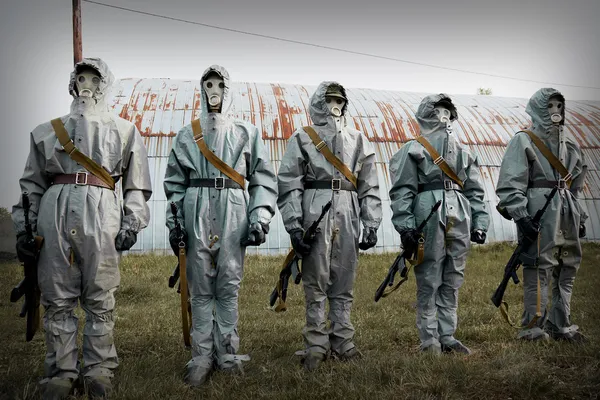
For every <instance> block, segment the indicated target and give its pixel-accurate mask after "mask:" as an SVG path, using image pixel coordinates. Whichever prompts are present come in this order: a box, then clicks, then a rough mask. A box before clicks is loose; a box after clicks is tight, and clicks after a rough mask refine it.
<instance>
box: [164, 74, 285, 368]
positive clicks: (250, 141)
mask: <svg viewBox="0 0 600 400" xmlns="http://www.w3.org/2000/svg"><path fill="white" fill-rule="evenodd" d="M211 71H216V72H217V73H218V74H219V75H221V77H222V78H223V80H224V84H225V88H224V93H223V99H222V108H221V113H211V112H209V111H208V110H209V108H208V102H207V98H206V94H205V93H206V92H205V90H204V88H203V87H202V89H201V95H200V98H201V102H202V103H201V113H200V124H201V127H202V131H203V134H204V140H205V142H206V145H207V146H208V148H209V149H210V150H211V151H212V152H214V153H215V154H216V155H217V156H218V157H219V158H220V159H221V160H223V161H224V162H225V163H226V164H228V165H229V166H230V167H232V168H233V169H235V170H236V171H237V172H238V173H240V174H241V175H242V176H244V177H245V179H246V180H247V181H248V183H247V191H246V190H245V189H237V188H225V189H215V188H209V187H193V186H191V184H190V180H193V179H210V178H217V177H224V178H227V176H225V175H223V174H222V173H221V172H220V171H219V170H218V169H217V168H216V167H215V166H213V165H212V164H211V163H210V162H209V161H208V160H207V159H206V158H205V157H204V156H203V155H202V153H201V152H200V150H199V148H198V145H197V144H196V142H195V141H194V133H193V132H192V127H191V125H187V126H185V127H183V128H182V129H181V130H180V131H179V133H178V134H177V137H176V138H175V139H174V141H173V146H172V149H171V152H170V153H169V160H168V164H167V170H166V174H165V180H164V190H165V194H166V197H167V200H168V202H169V203H170V202H172V201H173V202H175V203H176V204H177V206H178V208H179V212H180V214H181V215H179V217H180V221H183V228H184V229H185V230H186V232H187V234H188V238H189V239H188V249H187V279H188V286H189V293H190V301H191V307H192V328H191V341H192V360H191V364H190V365H188V367H190V368H192V367H194V365H197V366H204V367H207V368H209V367H210V366H212V365H213V360H216V361H217V364H218V366H219V367H220V368H231V367H233V366H234V365H235V364H236V363H239V361H240V359H239V357H238V356H236V353H237V351H238V348H239V336H238V331H237V324H238V291H239V288H240V283H241V280H242V274H243V264H244V254H245V251H246V248H245V247H242V245H241V244H240V243H241V241H242V239H244V238H246V237H247V236H248V225H249V223H254V222H259V223H262V224H264V225H266V226H268V225H269V223H270V221H271V218H272V217H273V215H274V213H275V203H276V200H277V179H276V177H275V173H274V171H273V167H272V166H271V163H270V161H269V153H268V151H267V149H266V148H265V146H264V144H263V141H262V137H261V134H260V132H259V131H258V129H257V128H256V127H255V126H254V125H252V124H250V123H248V122H245V121H241V120H237V119H233V118H230V117H229V116H228V115H227V112H228V110H229V108H230V106H231V100H232V99H231V92H230V90H231V85H230V79H229V74H228V72H227V71H226V70H225V68H223V67H221V66H218V65H213V66H211V67H209V68H208V69H207V70H206V71H205V72H204V74H203V79H202V81H203V80H204V77H206V76H207V75H208V74H209V73H210V72H211ZM201 86H202V85H201ZM167 227H168V228H169V229H173V228H174V221H173V215H172V214H171V209H170V207H168V209H167ZM217 237H218V239H217ZM213 309H214V312H213Z"/></svg>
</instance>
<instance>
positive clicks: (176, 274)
mask: <svg viewBox="0 0 600 400" xmlns="http://www.w3.org/2000/svg"><path fill="white" fill-rule="evenodd" d="M178 212H179V210H178V208H177V205H176V204H175V203H174V202H171V214H173V221H174V222H175V234H176V237H177V239H178V240H179V254H178V255H177V258H178V261H179V263H178V264H177V267H175V270H174V271H173V274H172V276H171V277H169V287H171V288H172V287H174V286H175V283H176V282H177V279H181V282H180V286H179V288H178V290H177V292H178V293H181V296H180V297H181V328H182V330H183V342H184V343H185V345H186V346H187V347H190V346H191V342H190V325H191V324H192V313H191V310H190V308H189V307H188V285H187V273H186V261H187V257H186V254H185V243H184V241H183V230H182V229H181V224H180V223H179V219H178V218H177V214H178ZM181 287H183V290H181Z"/></svg>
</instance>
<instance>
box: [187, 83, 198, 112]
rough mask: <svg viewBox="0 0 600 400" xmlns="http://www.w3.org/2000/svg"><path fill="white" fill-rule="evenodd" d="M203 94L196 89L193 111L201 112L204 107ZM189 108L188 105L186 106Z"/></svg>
mask: <svg viewBox="0 0 600 400" xmlns="http://www.w3.org/2000/svg"><path fill="white" fill-rule="evenodd" d="M201 96H202V92H201V91H200V90H198V89H196V88H194V100H193V104H194V108H193V110H194V111H196V110H200V107H202V98H201ZM186 106H187V104H186Z"/></svg>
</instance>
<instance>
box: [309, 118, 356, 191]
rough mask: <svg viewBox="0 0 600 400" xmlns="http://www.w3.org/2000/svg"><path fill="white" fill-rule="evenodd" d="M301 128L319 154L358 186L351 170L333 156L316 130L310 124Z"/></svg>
mask: <svg viewBox="0 0 600 400" xmlns="http://www.w3.org/2000/svg"><path fill="white" fill-rule="evenodd" d="M302 129H304V131H306V133H308V136H310V139H311V140H312V141H313V143H314V145H315V147H316V148H317V151H319V152H320V153H321V154H323V156H324V157H325V158H326V159H327V161H329V162H330V163H331V165H333V166H334V167H335V169H337V170H338V171H340V172H341V173H342V174H344V176H345V177H346V179H348V180H349V181H350V182H351V183H352V185H354V187H355V188H358V180H357V178H356V176H354V174H353V173H352V171H350V168H348V167H347V166H346V164H344V163H343V162H342V160H340V159H339V158H337V157H336V156H335V154H333V153H332V152H331V150H329V147H327V145H326V144H325V142H324V141H323V140H321V138H320V137H319V135H318V134H317V132H316V131H315V130H314V129H313V127H312V126H304V127H302Z"/></svg>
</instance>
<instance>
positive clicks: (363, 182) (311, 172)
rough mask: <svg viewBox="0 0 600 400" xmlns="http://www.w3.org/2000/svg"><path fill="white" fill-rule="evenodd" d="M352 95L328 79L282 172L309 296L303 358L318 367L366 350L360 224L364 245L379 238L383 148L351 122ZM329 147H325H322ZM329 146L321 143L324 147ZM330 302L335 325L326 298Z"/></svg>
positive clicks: (287, 221)
mask: <svg viewBox="0 0 600 400" xmlns="http://www.w3.org/2000/svg"><path fill="white" fill-rule="evenodd" d="M347 101H348V100H347V96H346V91H345V90H344V88H343V87H342V86H341V85H340V84H339V83H337V82H322V83H321V84H320V85H319V86H318V88H317V90H316V92H315V93H314V94H313V95H312V97H311V99H310V117H311V119H312V122H313V125H311V127H308V128H307V127H305V128H300V129H298V130H296V132H294V134H293V135H292V136H291V138H290V139H289V141H288V143H287V148H286V150H285V154H284V155H283V158H282V160H281V166H280V167H279V172H278V177H277V180H278V187H279V198H278V200H277V204H278V206H279V210H280V212H281V216H282V218H283V223H284V226H285V229H286V231H287V232H288V233H289V234H290V238H291V242H292V246H293V248H294V250H295V251H296V253H297V254H298V255H299V256H300V257H302V273H303V275H302V280H303V282H304V283H303V285H304V293H305V300H306V326H305V327H304V329H303V336H304V344H305V351H304V357H303V359H302V362H303V364H304V367H305V368H306V369H307V370H314V369H316V368H317V367H318V365H319V364H320V362H321V361H323V360H325V358H326V356H327V353H328V352H329V351H330V350H331V353H332V354H333V355H334V356H336V357H339V358H340V359H343V360H345V359H351V358H353V357H356V356H358V355H360V353H359V351H358V349H357V348H356V346H355V344H354V342H353V337H354V327H353V326H352V323H351V322H350V311H351V308H352V300H353V289H352V286H353V284H354V279H355V276H356V268H357V263H358V249H359V236H360V225H359V223H360V221H361V220H362V223H363V226H364V229H363V235H362V242H361V243H360V248H361V249H363V250H366V249H368V248H371V247H373V246H375V244H376V243H377V229H378V228H379V224H380V223H381V212H382V211H381V199H380V198H379V181H378V178H377V169H376V166H375V152H374V149H373V146H372V145H371V143H370V142H369V140H368V139H367V138H366V137H365V136H364V135H362V134H361V132H359V131H357V130H354V129H352V128H350V127H348V126H347V120H346V116H345V114H346V110H347ZM310 129H314V131H315V132H314V134H315V135H318V137H317V138H315V139H316V140H318V141H319V142H321V141H322V143H323V144H325V145H326V146H327V147H328V148H329V149H330V151H331V152H332V153H333V154H334V155H335V156H336V157H337V158H338V159H339V160H341V161H342V162H343V164H345V165H346V166H347V168H348V169H349V170H350V171H349V172H350V173H351V174H352V175H353V176H354V177H355V178H354V179H355V182H356V186H354V184H353V183H352V182H351V181H350V180H349V179H348V178H346V176H345V175H344V174H343V173H342V172H340V170H338V169H337V168H335V167H334V165H332V164H331V163H330V162H329V161H328V160H327V159H326V158H325V156H324V155H323V153H322V152H320V150H319V149H317V147H316V146H315V143H314V141H313V139H311V137H310V136H309V134H308V131H309V130H310ZM319 146H321V144H319ZM322 150H323V149H322V148H321V151H322ZM330 200H332V205H331V208H330V210H329V212H328V214H327V215H326V216H325V218H324V219H323V221H322V222H321V225H320V228H321V231H320V232H319V233H318V234H317V236H316V238H315V240H314V242H312V243H306V241H305V240H304V239H303V235H304V232H305V230H306V229H307V228H308V227H309V226H310V225H311V224H312V223H313V222H315V221H316V220H317V219H318V217H319V215H320V214H321V211H322V208H323V206H324V205H325V204H326V203H327V202H328V201H330ZM326 300H329V315H328V319H329V321H330V322H331V326H330V328H329V329H328V328H327V325H326V323H327V321H326V316H325V302H326Z"/></svg>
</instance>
